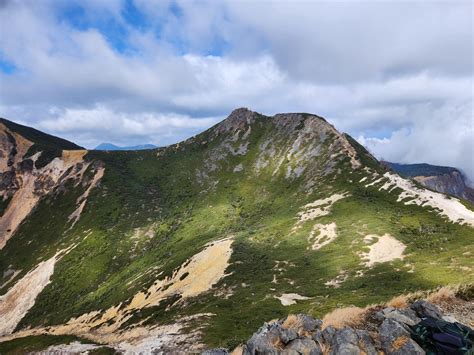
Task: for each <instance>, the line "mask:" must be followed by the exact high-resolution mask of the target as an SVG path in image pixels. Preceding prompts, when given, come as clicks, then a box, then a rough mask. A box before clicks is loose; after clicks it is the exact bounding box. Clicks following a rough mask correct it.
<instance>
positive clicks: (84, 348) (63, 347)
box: [44, 341, 102, 354]
mask: <svg viewBox="0 0 474 355" xmlns="http://www.w3.org/2000/svg"><path fill="white" fill-rule="evenodd" d="M101 347H102V346H101V345H95V344H83V343H80V342H78V341H73V342H72V343H69V344H59V345H52V346H50V347H48V348H47V349H46V350H45V351H44V354H83V353H88V352H89V351H91V350H95V349H99V348H101Z"/></svg>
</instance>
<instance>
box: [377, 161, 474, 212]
mask: <svg viewBox="0 0 474 355" xmlns="http://www.w3.org/2000/svg"><path fill="white" fill-rule="evenodd" d="M384 163H385V164H387V165H388V166H389V167H390V168H391V169H393V170H394V171H395V172H397V173H398V174H400V175H401V176H404V177H409V178H412V179H414V180H415V181H417V182H419V183H420V184H421V185H423V186H425V187H427V188H429V189H431V190H434V191H437V192H441V193H444V194H447V195H452V196H456V197H460V198H463V199H465V200H467V201H470V202H471V203H473V204H474V189H472V188H470V187H469V186H467V185H466V181H465V178H464V176H463V174H462V173H461V172H460V171H459V170H458V169H456V168H451V167H444V166H436V165H430V164H396V163H390V162H384Z"/></svg>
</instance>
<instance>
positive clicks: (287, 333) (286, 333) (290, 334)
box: [280, 329, 298, 344]
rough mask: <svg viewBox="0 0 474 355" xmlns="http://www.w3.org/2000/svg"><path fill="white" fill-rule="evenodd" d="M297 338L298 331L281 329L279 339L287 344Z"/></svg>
mask: <svg viewBox="0 0 474 355" xmlns="http://www.w3.org/2000/svg"><path fill="white" fill-rule="evenodd" d="M296 338H298V333H297V332H296V330H295V329H281V330H280V339H281V341H282V342H283V343H284V344H288V343H289V342H290V341H292V340H294V339H296Z"/></svg>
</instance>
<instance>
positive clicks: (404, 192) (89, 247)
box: [0, 109, 474, 351]
mask: <svg viewBox="0 0 474 355" xmlns="http://www.w3.org/2000/svg"><path fill="white" fill-rule="evenodd" d="M0 134H2V132H1V131H0ZM5 137H6V135H4V136H2V138H5ZM6 141H7V138H5V139H0V142H6ZM0 149H1V150H2V154H3V156H8V155H9V154H10V153H11V152H10V151H9V150H11V149H12V148H11V146H10V145H8V144H7V145H2V146H0ZM7 150H8V151H7ZM22 152H23V151H22ZM35 154H36V156H35V158H37V159H38V158H39V157H41V156H42V154H43V152H37V153H35ZM19 155H21V154H16V157H17V158H15V159H16V160H15V161H14V162H13V164H11V165H10V166H8V167H7V166H5V169H4V170H3V169H2V170H1V174H2V175H1V176H0V182H5V181H6V180H7V177H8V176H10V180H11V181H10V180H9V181H10V182H11V183H10V184H5V183H3V185H2V184H0V193H1V194H2V196H3V199H2V200H3V201H7V202H6V207H5V208H4V209H3V213H2V215H0V225H1V224H2V223H6V222H5V221H7V220H8V221H10V222H11V218H10V217H11V216H12V215H15V216H17V218H16V220H15V228H11V227H8V226H7V227H5V228H10V232H8V233H9V238H8V240H6V241H4V242H3V245H2V246H0V276H1V275H3V277H2V278H1V279H0V314H1V315H2V316H3V319H5V320H6V321H5V322H4V324H3V325H0V334H3V335H2V336H0V349H1V344H2V342H4V341H7V340H11V339H15V338H21V337H27V339H36V338H37V337H39V336H43V335H54V336H76V337H79V338H85V339H89V340H91V341H94V342H98V343H104V344H109V345H110V346H111V347H113V348H115V349H116V350H121V351H124V349H125V348H124V347H126V349H129V350H130V349H134V350H130V351H139V350H140V351H152V350H159V349H161V351H172V350H177V349H179V350H188V351H191V350H199V349H203V348H206V347H215V346H219V345H225V346H226V347H229V348H230V347H231V345H232V344H234V343H237V342H244V341H245V340H246V339H247V338H248V337H249V336H250V335H251V334H252V332H253V331H254V329H256V328H257V327H258V326H259V325H260V324H261V323H262V322H263V321H267V320H269V319H273V318H281V317H283V316H285V315H287V314H288V313H290V312H293V313H295V312H298V313H309V314H311V315H313V316H318V315H322V314H324V313H326V312H328V311H331V310H334V309H335V308H337V307H339V306H344V305H350V304H355V305H358V306H365V305H367V304H370V303H375V302H380V301H386V300H387V299H390V298H391V297H393V296H395V295H398V294H400V293H403V292H405V291H407V290H408V291H417V290H426V289H433V288H435V287H437V286H444V285H448V284H455V283H469V282H473V281H474V280H472V277H471V276H470V274H469V273H466V272H465V271H466V270H467V269H469V270H470V268H472V265H471V264H470V261H469V260H466V258H458V256H459V255H462V254H463V253H472V252H474V250H473V246H472V245H473V244H472V243H470V241H472V238H473V232H472V231H473V229H472V226H474V213H473V212H472V210H471V209H469V208H468V207H467V206H465V205H463V204H462V203H461V202H460V201H459V200H457V199H455V198H451V199H448V198H446V197H445V196H444V195H441V194H437V193H435V192H432V191H429V190H425V189H422V188H420V187H418V186H416V185H414V184H413V183H412V182H411V181H409V180H406V179H403V178H401V177H399V176H398V175H396V174H393V173H390V172H387V171H386V170H385V169H384V168H383V166H381V165H380V164H379V162H378V161H377V160H376V159H375V158H374V157H372V156H371V155H370V153H368V152H367V151H366V150H365V149H364V148H363V147H362V146H360V145H359V144H358V143H357V142H355V140H353V139H352V138H351V137H350V136H348V135H344V134H341V133H339V132H338V131H337V130H336V129H335V128H334V127H333V126H332V125H330V124H329V123H327V122H326V121H325V120H322V119H319V118H318V116H316V115H310V114H298V113H296V114H278V115H275V116H272V117H268V116H264V115H261V114H259V113H256V112H252V111H250V110H247V109H238V110H235V111H234V112H232V113H231V115H230V116H229V117H228V118H227V119H226V120H224V121H222V122H220V123H218V124H216V125H215V126H213V127H211V128H210V129H208V130H206V131H204V132H202V133H200V134H198V135H196V136H194V137H191V138H189V139H187V140H185V141H183V142H180V143H177V144H174V145H171V146H167V147H162V148H157V149H155V150H142V151H116V152H112V151H109V152H104V151H85V150H77V151H61V154H60V155H59V156H55V157H54V158H52V159H50V160H49V161H47V164H46V165H44V166H39V167H37V166H36V165H35V164H30V165H29V169H20V167H21V166H22V165H24V164H25V163H24V160H28V159H31V160H33V159H32V158H28V157H27V156H26V158H25V155H23V156H22V158H25V159H23V160H22V159H20V158H18V156H19ZM13 169H14V170H15V176H14V178H13V179H11V175H12V174H11V171H12V170H13ZM5 196H7V198H5ZM20 206H21V207H22V208H19V207H20ZM24 206H29V207H31V208H29V209H28V210H24ZM20 210H21V211H22V214H21V215H20V214H19V213H18V211H20ZM12 211H13V212H15V211H17V212H15V213H13V212H12ZM5 216H7V217H8V216H10V217H9V218H10V219H9V218H5ZM19 216H20V217H22V218H19ZM433 255H436V256H437V263H436V264H435V265H432V264H431V261H432V257H433ZM466 268H467V269H466ZM463 270H464V271H463ZM199 280H202V282H199Z"/></svg>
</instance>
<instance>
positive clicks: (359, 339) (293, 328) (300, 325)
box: [205, 300, 453, 355]
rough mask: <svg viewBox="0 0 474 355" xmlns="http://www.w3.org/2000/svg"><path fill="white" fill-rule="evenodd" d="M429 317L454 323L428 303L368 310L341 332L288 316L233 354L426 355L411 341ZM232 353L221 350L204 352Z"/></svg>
mask: <svg viewBox="0 0 474 355" xmlns="http://www.w3.org/2000/svg"><path fill="white" fill-rule="evenodd" d="M426 317H431V318H435V319H444V320H448V321H453V319H452V318H448V317H446V316H444V315H443V312H442V311H441V310H440V308H438V307H437V306H436V305H434V304H432V303H430V302H427V301H425V300H419V301H416V302H414V303H413V304H411V305H410V306H407V307H405V308H394V307H385V308H383V307H373V308H368V309H367V311H366V313H365V314H364V315H363V316H362V319H360V322H359V324H358V325H357V326H353V327H349V326H345V327H341V328H340V329H336V328H335V327H333V326H332V325H327V324H325V326H324V327H323V322H322V321H321V320H319V319H314V318H312V317H311V316H308V315H304V314H297V315H289V316H288V317H286V318H284V319H280V320H277V321H273V322H270V323H265V324H264V325H263V326H262V327H261V328H260V329H259V330H258V331H257V332H256V333H254V334H253V336H252V337H251V338H250V339H249V340H248V341H247V342H246V343H245V344H244V345H243V346H240V347H238V348H237V349H235V350H234V351H233V352H232V354H243V355H255V354H280V353H282V354H295V355H297V354H304V355H319V354H321V355H322V354H329V355H341V354H342V355H362V354H364V355H377V354H387V355H402V354H413V355H423V354H426V352H425V350H424V349H423V348H422V346H421V345H420V344H418V343H417V342H416V341H415V340H414V339H412V337H411V332H410V327H412V326H414V325H416V324H417V323H419V322H420V321H421V320H422V318H426ZM325 319H326V318H325ZM325 322H326V321H325ZM229 353H230V352H229V351H227V350H226V349H222V348H219V349H213V350H208V351H206V352H205V354H229Z"/></svg>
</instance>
